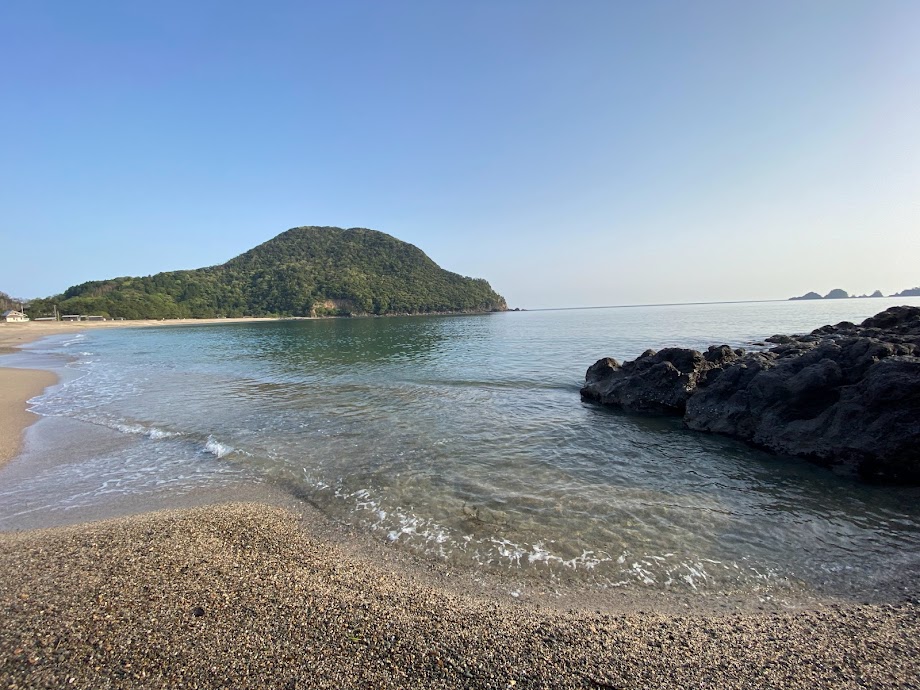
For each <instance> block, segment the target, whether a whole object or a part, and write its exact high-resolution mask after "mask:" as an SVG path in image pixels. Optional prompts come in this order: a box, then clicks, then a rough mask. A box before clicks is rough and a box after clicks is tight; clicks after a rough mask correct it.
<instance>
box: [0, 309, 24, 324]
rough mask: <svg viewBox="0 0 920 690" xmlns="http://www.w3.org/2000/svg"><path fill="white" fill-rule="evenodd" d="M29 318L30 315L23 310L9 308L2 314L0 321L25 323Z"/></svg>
mask: <svg viewBox="0 0 920 690" xmlns="http://www.w3.org/2000/svg"><path fill="white" fill-rule="evenodd" d="M28 320H29V317H28V316H26V315H25V314H23V313H22V312H21V311H15V310H13V309H9V310H7V311H5V312H3V313H2V314H0V321H5V322H6V323H24V322H25V321H28Z"/></svg>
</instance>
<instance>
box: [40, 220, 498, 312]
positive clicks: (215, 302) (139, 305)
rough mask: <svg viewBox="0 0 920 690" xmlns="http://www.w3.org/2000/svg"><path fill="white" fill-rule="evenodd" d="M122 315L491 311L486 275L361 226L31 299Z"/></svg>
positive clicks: (305, 233)
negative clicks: (450, 266)
mask: <svg viewBox="0 0 920 690" xmlns="http://www.w3.org/2000/svg"><path fill="white" fill-rule="evenodd" d="M55 304H56V305H57V308H58V311H59V313H61V314H101V315H104V316H112V317H124V318H127V319H142V318H143V319H162V318H190V317H191V318H207V317H216V316H270V315H277V316H311V315H331V314H339V315H346V314H418V313H431V312H463V311H471V312H472V311H497V310H503V309H506V308H507V307H506V305H505V300H504V298H503V297H502V296H501V295H499V294H497V293H496V292H494V291H493V290H492V288H491V287H490V286H489V283H488V282H486V281H485V280H481V279H474V278H465V277H463V276H461V275H458V274H456V273H451V272H449V271H445V270H444V269H442V268H440V267H439V266H438V265H437V264H436V263H435V262H434V261H432V260H431V259H430V258H428V256H426V255H425V253H424V252H422V251H421V250H420V249H419V248H418V247H415V246H413V245H411V244H407V243H406V242H402V241H400V240H397V239H396V238H394V237H391V236H390V235H386V234H384V233H382V232H377V231H376V230H367V229H364V228H351V229H349V230H343V229H342V228H323V227H303V228H293V229H291V230H288V231H287V232H284V233H282V234H280V235H278V236H277V237H275V238H274V239H271V240H269V241H268V242H265V243H264V244H261V245H259V246H258V247H255V248H254V249H250V250H249V251H248V252H246V253H244V254H241V255H240V256H238V257H236V258H234V259H231V260H230V261H228V262H227V263H225V264H222V265H220V266H212V267H209V268H200V269H197V270H190V271H170V272H168V273H157V274H156V275H152V276H147V277H143V278H113V279H111V280H101V281H92V282H89V283H83V284H82V285H76V286H74V287H71V288H69V289H68V290H67V291H66V292H64V294H63V295H59V296H57V297H52V298H48V299H38V300H32V302H31V303H30V308H29V311H30V313H31V315H33V316H40V315H43V314H46V313H50V312H51V311H52V310H53V307H54V305H55Z"/></svg>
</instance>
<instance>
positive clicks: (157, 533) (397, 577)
mask: <svg viewBox="0 0 920 690" xmlns="http://www.w3.org/2000/svg"><path fill="white" fill-rule="evenodd" d="M0 607H2V609H3V613H4V615H3V616H0V679H2V680H3V681H4V682H5V683H6V684H7V685H8V686H9V687H39V686H40V687H61V686H71V687H78V688H100V687H180V686H181V687H196V688H206V687H291V688H320V687H323V688H325V687H328V688H340V687H381V688H403V687H433V688H456V687H466V688H511V687H514V688H547V687H561V688H608V687H616V688H639V687H657V688H687V687H719V688H742V687H783V688H793V689H794V688H808V689H809V690H813V689H814V688H836V687H856V686H857V685H858V686H859V687H871V688H896V687H904V688H908V687H916V686H915V685H914V684H915V682H916V678H917V677H918V675H920V634H918V633H920V609H918V606H917V602H903V603H900V604H897V605H884V604H883V605H862V604H846V605H839V604H834V603H828V604H826V605H824V606H821V607H817V608H815V609H811V610H805V611H797V612H791V613H790V612H786V613H781V612H754V613H750V614H744V615H741V614H721V615H701V614H699V613H694V612H687V613H686V614H683V615H673V614H661V613H657V612H628V613H625V614H623V613H616V612H614V613H612V614H602V613H599V612H597V613H595V612H590V611H576V610H574V609H572V610H570V611H567V612H559V611H552V610H547V609H545V608H540V607H534V606H528V605H526V604H511V603H507V602H502V601H497V600H495V599H493V598H489V597H485V596H478V597H477V596H469V595H464V594H462V593H461V594H457V593H453V592H451V591H449V590H448V589H445V588H442V587H439V586H438V585H437V584H434V585H432V584H430V583H427V582H424V581H420V580H419V579H418V578H417V577H416V576H415V575H414V574H413V573H411V572H410V573H405V572H404V571H402V569H400V568H394V566H393V564H391V563H388V562H369V561H368V560H367V559H364V558H355V557H354V556H353V554H351V553H349V551H348V550H347V549H343V548H341V547H340V546H339V545H338V544H335V543H330V542H329V541H327V540H325V539H323V538H321V537H320V538H317V537H315V536H314V535H313V534H312V533H311V532H310V530H309V525H307V526H305V525H304V524H303V518H302V517H301V516H298V515H297V514H296V513H294V512H291V511H288V510H285V509H283V508H279V507H273V506H268V505H265V504H252V503H231V504H223V505H214V506H208V507H205V508H195V509H186V510H167V511H157V512H153V513H145V514H142V515H136V516H132V517H127V518H118V519H115V520H106V521H102V522H96V523H91V524H84V525H77V526H72V527H60V528H54V529H50V530H37V531H32V532H21V533H0Z"/></svg>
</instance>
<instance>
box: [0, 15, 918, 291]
mask: <svg viewBox="0 0 920 690" xmlns="http://www.w3.org/2000/svg"><path fill="white" fill-rule="evenodd" d="M0 57H2V61H0V64H2V66H0V93H2V94H3V98H4V108H3V109H2V110H0V126H2V127H3V130H4V131H5V132H7V133H8V136H7V137H6V141H5V145H4V148H5V150H4V155H3V157H2V159H0V207H2V208H3V211H4V212H3V214H2V216H0V246H2V248H3V254H4V257H5V258H6V259H7V260H6V261H5V262H4V266H3V269H2V271H0V290H2V291H4V292H7V293H9V294H11V295H13V296H16V297H23V298H32V297H44V296H50V295H52V294H57V293H60V292H62V291H63V290H64V289H66V288H67V287H69V286H71V285H75V284H79V283H82V282H85V281H88V280H102V279H107V278H113V277H117V276H126V275H149V274H153V273H158V272H161V271H170V270H181V269H192V268H200V267H203V266H209V265H215V264H220V263H223V262H224V261H226V260H228V259H230V258H232V257H234V256H236V255H238V254H240V253H242V252H244V251H246V250H248V249H250V248H252V247H254V246H256V245H258V244H260V243H262V242H265V241H266V240H268V239H270V238H272V237H274V236H275V235H277V234H279V233H281V232H283V231H284V230H287V229H288V228H291V227H295V226H301V225H336V226H341V227H369V228H373V229H376V230H380V231H383V232H386V233H388V234H390V235H393V236H395V237H397V238H399V239H401V240H404V241H407V242H411V243H412V244H414V245H416V246H418V247H419V248H420V249H422V250H423V251H424V252H425V253H426V254H428V255H429V256H430V257H431V258H432V259H433V260H434V261H436V262H437V263H438V264H440V265H441V266H442V267H444V268H445V269H448V270H450V271H454V272H456V273H460V274H463V275H469V276H473V277H479V278H485V279H487V280H488V281H489V282H490V283H491V285H492V287H493V288H494V289H495V290H496V291H497V292H499V293H501V294H502V295H504V296H505V297H506V298H507V300H508V303H509V305H510V306H512V307H514V306H517V307H522V308H557V307H558V308H569V307H579V306H610V305H631V304H661V303H676V302H681V303H686V302H717V301H749V300H771V299H787V298H789V297H793V296H798V295H802V294H805V293H807V292H810V291H815V292H818V293H820V294H822V295H824V294H827V293H828V292H829V291H830V290H831V289H834V288H842V289H844V290H846V291H847V292H849V293H850V294H871V293H872V292H873V291H874V290H881V291H882V292H883V293H884V294H885V295H886V296H888V295H890V294H893V293H895V292H899V291H902V290H905V289H908V288H912V287H915V286H917V285H918V284H920V270H918V266H920V232H918V227H920V222H918V221H920V204H918V202H917V199H918V198H920V129H918V128H917V127H916V122H917V120H918V116H920V5H918V4H916V3H913V2H899V1H893V2H885V3H872V4H869V3H860V2H832V1H820V0H819V1H816V2H812V3H807V4H802V3H794V2H777V3H771V4H769V5H757V4H752V3H744V4H739V3H733V2H727V1H724V2H723V1H719V2H711V3H705V4H700V5H693V4H687V3H677V2H650V3H643V4H641V5H627V4H619V3H608V2H600V1H597V2H595V1H586V2H581V3H577V4H566V5H561V4H558V3H549V2H541V1H534V2H507V3H468V4H463V5H442V4H423V3H420V2H407V1H403V2H400V1H395V2H391V3H386V4H380V3H372V2H366V1H364V2H347V1H346V2H342V3H336V4H335V5H334V6H320V7H309V6H303V5H302V4H301V3H295V2H287V1H281V2H277V3H272V4H271V5H270V6H266V5H265V4H261V3H260V4H255V3H251V2H240V3H233V4H232V5H226V4H225V3H218V2H201V3H195V4H194V5H193V6H189V5H187V4H186V3H178V2H170V1H165V2H161V3H156V4H154V5H149V4H148V5H140V6H137V5H126V4H123V3H117V2H94V3H92V4H73V3H67V2H63V1H58V2H48V3H42V4H38V3H29V2H24V1H18V0H13V1H12V2H9V3H4V4H3V6H2V7H0Z"/></svg>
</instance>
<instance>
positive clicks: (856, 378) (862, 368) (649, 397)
mask: <svg viewBox="0 0 920 690" xmlns="http://www.w3.org/2000/svg"><path fill="white" fill-rule="evenodd" d="M767 340H768V341H769V342H771V343H775V344H776V346H775V347H773V348H772V349H771V350H769V351H766V352H749V353H746V354H743V353H742V352H741V351H733V350H731V349H730V348H729V347H727V346H724V345H723V346H722V347H720V348H716V347H711V348H709V350H708V351H707V352H706V353H705V354H702V353H699V352H696V351H695V350H684V349H680V348H669V349H667V350H662V351H661V352H659V353H657V354H656V353H653V352H651V351H649V352H646V353H645V354H643V355H642V356H641V357H639V358H638V359H636V360H635V361H633V362H627V363H625V364H623V365H619V364H617V362H616V361H615V360H611V359H606V360H601V361H600V362H598V363H597V364H595V365H594V366H592V367H591V368H590V369H589V370H588V374H587V376H586V385H585V387H584V388H583V389H582V395H583V396H584V397H585V398H587V399H590V400H596V401H598V402H601V403H604V404H611V405H620V406H622V407H623V408H625V409H628V410H632V411H638V412H650V411H651V412H664V413H673V414H681V415H683V418H684V422H685V424H686V425H687V426H688V427H689V428H691V429H697V430H700V431H710V432H715V433H720V434H727V435H729V436H734V437H736V438H740V439H743V440H745V441H749V442H752V443H754V444H756V445H759V446H763V447H766V448H770V449H773V450H775V451H777V452H781V453H788V454H791V455H799V456H804V457H807V458H810V459H812V460H815V461H817V462H820V463H822V464H826V465H846V466H849V467H852V468H854V469H856V470H857V471H858V472H859V473H860V475H861V476H862V477H863V478H865V479H872V480H882V481H899V482H910V483H920V308H917V307H892V308H891V309H888V310H887V311H884V312H882V313H880V314H877V315H876V316H873V317H871V318H869V319H866V320H865V321H864V322H863V323H862V324H861V325H859V326H856V325H855V324H852V323H849V322H842V323H839V324H837V325H836V326H824V327H822V328H819V329H817V330H815V331H813V332H812V333H810V334H808V335H800V336H773V337H771V338H767Z"/></svg>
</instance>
